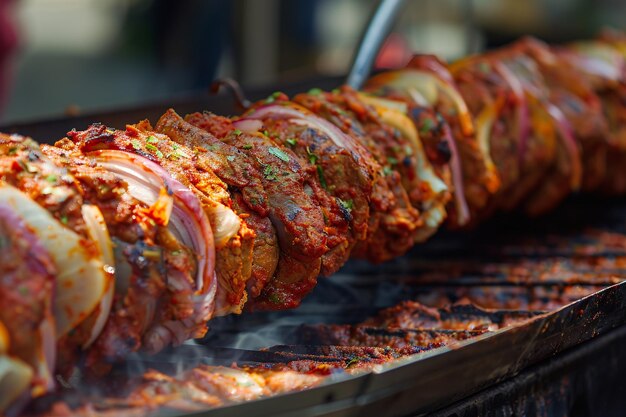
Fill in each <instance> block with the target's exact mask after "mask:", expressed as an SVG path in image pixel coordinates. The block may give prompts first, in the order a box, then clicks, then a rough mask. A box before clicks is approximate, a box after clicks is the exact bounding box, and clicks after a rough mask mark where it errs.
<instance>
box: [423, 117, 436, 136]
mask: <svg viewBox="0 0 626 417" xmlns="http://www.w3.org/2000/svg"><path fill="white" fill-rule="evenodd" d="M434 127H435V122H434V121H433V119H424V123H422V125H421V126H420V133H422V134H426V133H428V132H430V131H431V130H433V128H434Z"/></svg>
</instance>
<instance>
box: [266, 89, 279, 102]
mask: <svg viewBox="0 0 626 417" xmlns="http://www.w3.org/2000/svg"><path fill="white" fill-rule="evenodd" d="M281 94H282V93H281V92H280V91H274V92H273V93H272V94H271V95H270V96H269V97H268V98H266V99H265V103H267V104H270V103H273V102H275V101H276V99H277V98H278V97H280V95H281Z"/></svg>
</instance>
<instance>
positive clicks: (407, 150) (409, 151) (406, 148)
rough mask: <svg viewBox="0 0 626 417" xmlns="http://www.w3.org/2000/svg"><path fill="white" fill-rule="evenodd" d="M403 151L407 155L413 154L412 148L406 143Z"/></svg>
mask: <svg viewBox="0 0 626 417" xmlns="http://www.w3.org/2000/svg"><path fill="white" fill-rule="evenodd" d="M404 153H405V154H406V155H407V156H411V155H413V148H411V147H410V146H409V145H406V146H405V147H404Z"/></svg>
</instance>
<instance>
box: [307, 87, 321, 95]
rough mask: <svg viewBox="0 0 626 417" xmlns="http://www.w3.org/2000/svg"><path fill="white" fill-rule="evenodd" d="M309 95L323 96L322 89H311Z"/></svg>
mask: <svg viewBox="0 0 626 417" xmlns="http://www.w3.org/2000/svg"><path fill="white" fill-rule="evenodd" d="M309 94H311V95H312V96H318V95H320V94H322V90H321V89H320V88H311V89H310V90H309Z"/></svg>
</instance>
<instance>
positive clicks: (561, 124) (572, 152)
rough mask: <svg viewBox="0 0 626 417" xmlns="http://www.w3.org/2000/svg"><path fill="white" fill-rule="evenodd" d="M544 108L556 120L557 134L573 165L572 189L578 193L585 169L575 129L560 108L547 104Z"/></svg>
mask: <svg viewBox="0 0 626 417" xmlns="http://www.w3.org/2000/svg"><path fill="white" fill-rule="evenodd" d="M544 106H545V108H546V110H547V111H548V114H550V117H552V120H554V122H555V125H556V128H557V132H558V133H559V136H560V137H561V139H562V141H563V146H564V147H565V150H566V151H567V153H568V155H569V158H570V161H571V163H572V174H571V180H570V186H571V187H572V190H574V191H577V190H578V189H579V188H580V183H581V181H582V175H583V167H582V161H581V155H580V149H579V147H578V143H577V142H576V138H575V136H574V129H573V128H572V125H571V124H570V122H569V121H568V120H567V118H566V117H565V115H564V114H563V113H562V112H561V110H559V108H558V107H556V106H555V105H554V104H552V103H547V102H546V103H544Z"/></svg>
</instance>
